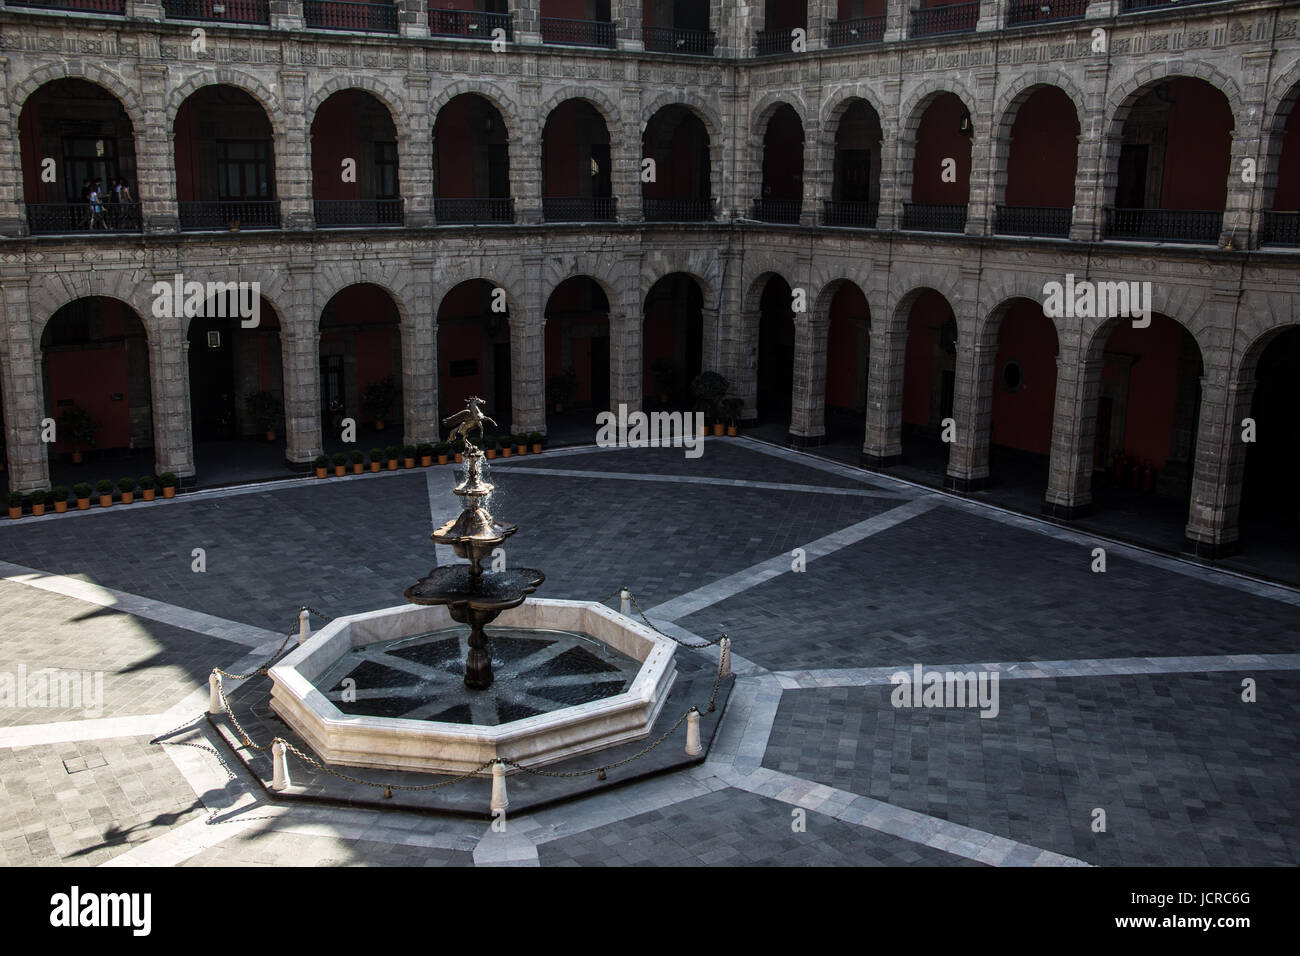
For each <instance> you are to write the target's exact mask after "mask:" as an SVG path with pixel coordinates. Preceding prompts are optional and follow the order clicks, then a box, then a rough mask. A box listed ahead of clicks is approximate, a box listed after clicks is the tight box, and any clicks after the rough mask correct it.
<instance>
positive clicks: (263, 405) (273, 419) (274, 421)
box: [244, 392, 281, 441]
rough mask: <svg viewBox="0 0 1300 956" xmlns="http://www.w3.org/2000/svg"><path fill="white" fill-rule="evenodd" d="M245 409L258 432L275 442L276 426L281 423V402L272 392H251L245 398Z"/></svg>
mask: <svg viewBox="0 0 1300 956" xmlns="http://www.w3.org/2000/svg"><path fill="white" fill-rule="evenodd" d="M244 407H245V408H247V409H248V417H249V418H250V419H252V421H253V425H254V426H256V428H257V430H258V431H260V432H264V433H265V434H266V440H267V441H275V426H276V425H278V424H279V422H280V411H281V405H280V400H279V399H278V398H276V397H275V396H274V395H272V394H271V393H270V392H249V393H248V394H247V395H245V396H244Z"/></svg>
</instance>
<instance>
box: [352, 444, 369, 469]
mask: <svg viewBox="0 0 1300 956" xmlns="http://www.w3.org/2000/svg"><path fill="white" fill-rule="evenodd" d="M350 457H351V458H352V474H354V475H359V474H361V472H362V471H364V470H365V467H366V455H365V452H363V451H362V450H361V449H360V448H354V449H352V451H351V453H350Z"/></svg>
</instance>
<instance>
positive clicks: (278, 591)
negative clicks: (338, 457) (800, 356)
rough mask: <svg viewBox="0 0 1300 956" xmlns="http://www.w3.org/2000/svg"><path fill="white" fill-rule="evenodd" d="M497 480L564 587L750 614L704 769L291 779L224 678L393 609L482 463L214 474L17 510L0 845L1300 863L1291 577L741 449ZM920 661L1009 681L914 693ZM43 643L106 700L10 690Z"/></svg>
mask: <svg viewBox="0 0 1300 956" xmlns="http://www.w3.org/2000/svg"><path fill="white" fill-rule="evenodd" d="M492 474H493V480H494V481H495V482H496V483H497V485H498V488H499V491H498V493H497V494H496V495H495V496H494V499H493V502H492V510H493V513H494V514H495V515H496V516H497V517H498V518H499V519H503V520H506V521H510V522H514V523H517V524H519V526H520V529H521V530H520V532H519V534H518V535H516V536H515V537H513V538H511V539H510V541H509V542H508V547H507V562H508V563H509V564H512V565H526V566H532V567H538V568H542V569H544V570H545V571H546V575H547V580H546V583H545V584H544V585H543V588H542V589H541V590H540V591H539V593H538V596H539V597H565V598H573V599H584V600H595V601H599V600H604V599H607V598H608V596H609V595H610V594H611V593H613V592H615V591H616V590H617V589H618V588H619V587H621V586H623V585H626V586H627V587H629V588H630V589H631V590H632V592H633V593H634V595H635V596H636V598H637V601H638V602H639V604H640V606H641V607H642V608H643V609H644V610H645V613H646V614H647V615H648V616H649V618H650V619H651V620H652V621H653V622H655V623H656V624H657V625H658V626H660V627H662V628H664V629H665V630H667V631H669V632H670V633H671V632H672V631H673V629H674V628H675V627H679V628H684V629H686V630H688V631H689V632H692V633H694V634H700V635H708V636H713V635H716V634H717V633H719V632H721V631H725V632H727V633H728V634H729V635H730V636H731V638H732V640H733V642H734V644H733V651H734V660H733V666H734V669H735V671H736V674H737V680H736V683H735V686H734V689H733V691H732V694H731V698H730V701H729V703H728V706H727V709H726V712H725V714H724V715H723V718H722V723H721V727H720V728H719V730H718V733H717V736H716V737H715V739H714V741H713V745H712V747H711V749H710V751H709V755H708V759H707V760H706V761H704V762H703V763H702V764H699V765H697V766H694V767H692V768H690V769H688V770H684V771H680V772H677V773H673V774H668V775H664V776H660V777H656V778H652V779H648V780H643V781H639V782H636V783H634V784H630V785H628V786H625V787H620V788H617V789H612V790H608V791H606V792H602V793H598V794H595V795H593V796H589V797H586V798H583V799H579V800H575V801H573V802H569V803H565V804H562V805H559V806H554V807H550V808H548V809H544V810H540V811H538V812H535V813H530V814H518V815H514V816H509V817H508V819H507V825H506V828H505V832H495V831H493V830H492V829H491V828H490V826H489V825H488V824H487V823H485V822H476V821H473V820H468V819H450V818H443V817H436V816H425V815H419V814H413V813H406V812H392V811H388V812H385V811H378V810H369V809H357V808H351V809H348V808H337V807H331V806H322V805H304V804H290V803H285V802H278V801H275V800H273V799H270V798H269V797H268V795H267V794H266V793H265V791H264V790H263V789H262V788H261V786H260V785H259V784H258V783H257V781H255V780H254V779H253V778H252V777H251V776H249V775H248V774H247V772H246V771H245V769H244V767H243V765H242V764H241V763H239V761H237V760H235V759H233V758H232V756H231V755H230V754H229V752H228V751H227V750H226V749H225V747H224V744H223V743H222V742H220V741H219V740H218V738H217V737H216V735H215V734H214V733H213V732H212V730H211V728H210V727H209V726H208V724H207V722H206V721H205V720H203V719H202V717H201V715H202V713H203V711H204V708H205V705H206V701H207V690H206V676H207V673H208V672H209V670H210V669H211V668H212V667H213V666H220V667H223V668H224V669H227V670H231V671H234V672H240V670H241V668H243V669H247V668H249V667H250V666H255V665H256V663H258V662H260V661H261V660H262V659H264V658H265V657H266V656H267V655H268V654H269V653H270V652H271V651H273V650H274V649H275V648H276V647H277V646H279V644H280V642H281V641H282V639H283V638H284V636H285V634H286V632H287V631H289V630H290V629H291V628H293V627H294V624H295V617H296V609H297V608H298V607H299V606H301V605H310V606H311V607H313V608H315V609H319V611H320V612H322V613H324V614H327V615H339V614H347V613H355V612H358V611H362V610H372V609H377V608H382V607H388V606H393V605H397V604H401V603H402V598H401V594H402V590H403V589H404V588H405V587H406V586H407V585H409V584H411V583H413V582H414V581H415V580H416V579H417V578H419V577H421V576H423V575H424V574H426V573H427V572H428V570H429V568H430V567H431V566H432V565H433V563H434V560H435V557H434V553H433V545H432V544H431V542H430V541H429V538H428V535H429V531H430V530H431V527H432V526H434V525H436V524H439V523H441V522H442V521H443V520H445V519H446V518H447V517H450V516H451V510H452V509H454V508H455V504H454V502H453V501H452V496H451V495H450V494H449V490H450V488H451V486H452V484H453V483H454V479H455V473H454V470H453V469H452V468H450V467H447V468H434V469H427V470H416V471H413V472H396V473H380V474H377V475H366V476H363V477H360V478H352V477H348V478H343V479H327V480H324V481H319V480H315V479H301V480H291V481H286V482H283V483H276V484H271V485H266V484H263V485H256V486H248V487H236V488H228V489H220V490H213V491H207V492H202V493H199V494H194V495H186V496H182V497H179V498H177V499H174V500H172V501H157V502H154V503H151V504H136V505H131V506H127V507H123V506H115V507H113V508H110V509H108V510H98V509H96V510H92V511H90V512H87V513H81V514H71V515H60V516H47V517H45V518H39V519H33V518H24V519H22V520H21V521H12V522H7V523H4V524H0V809H3V813H2V814H0V864H5V865H23V864H44V865H50V864H53V865H60V864H64V865H87V864H94V865H116V866H130V865H184V866H232V865H235V866H244V865H247V866H257V865H275V864H291V865H315V866H352V865H387V864H396V865H428V866H442V865H451V866H463V865H524V866H536V865H542V866H552V865H555V866H574V865H581V866H586V865H591V866H596V865H609V866H619V865H713V864H723V865H735V864H753V865H858V866H877V865H884V866H899V865H920V866H934V865H944V866H947V865H951V866H983V865H993V866H1017V865H1050V866H1080V865H1116V864H1137V865H1161V864H1180V865H1223V864H1235V865H1270V864H1292V865H1294V864H1296V863H1300V760H1297V756H1298V755H1300V746H1298V745H1297V739H1296V737H1297V728H1300V627H1298V626H1297V624H1298V623H1300V592H1298V591H1296V590H1292V589H1288V588H1285V587H1279V586H1275V585H1271V584H1267V583H1261V582H1258V581H1255V580H1253V579H1250V578H1248V577H1244V576H1241V575H1238V574H1234V573H1231V572H1228V571H1224V570H1215V569H1211V568H1207V567H1204V566H1201V565H1197V564H1193V563H1189V562H1185V561H1182V560H1179V559H1177V558H1173V557H1170V556H1166V555H1160V554H1155V553H1151V552H1147V551H1143V550H1140V549H1137V548H1134V547H1130V546H1127V545H1122V544H1118V543H1115V542H1112V541H1108V540H1103V539H1099V538H1096V537H1093V536H1091V534H1090V532H1088V531H1086V530H1072V529H1064V528H1062V527H1059V526H1055V525H1051V524H1046V523H1043V522H1040V521H1036V520H1033V519H1031V518H1027V517H1022V516H1020V515H1016V514H1013V513H1010V512H1007V511H1003V510H1000V509H997V508H995V507H991V506H989V505H988V504H986V503H984V502H981V501H972V500H966V499H962V498H958V497H953V496H949V495H946V494H943V493H940V492H937V491H934V490H931V489H928V488H924V487H920V486H916V485H911V484H906V483H904V482H901V481H896V480H893V479H890V478H886V477H882V476H879V475H873V474H869V473H867V472H864V471H861V470H859V469H856V468H853V467H850V466H848V465H844V464H841V463H838V462H835V461H831V460H827V459H825V458H820V457H812V456H805V455H801V454H798V453H795V452H792V451H788V450H785V449H781V448H777V447H775V446H772V445H766V444H763V443H760V442H757V441H752V440H748V439H744V438H741V439H717V440H709V441H708V442H707V443H706V445H705V452H704V455H703V457H701V458H699V459H687V458H685V456H684V455H683V452H682V450H681V449H641V450H597V449H594V448H590V447H586V448H571V449H562V450H555V451H551V452H548V453H547V454H545V455H542V456H538V457H532V456H529V457H526V458H523V459H511V460H510V461H497V462H495V463H494V466H493V469H492ZM1099 547H1100V548H1103V549H1104V550H1105V560H1106V569H1105V572H1104V573H1097V572H1095V571H1094V570H1093V567H1094V564H1095V561H1096V557H1095V554H1094V551H1095V549H1096V548H1099ZM196 549H201V556H202V560H203V562H204V566H205V570H203V571H202V572H198V571H196V570H194V565H195V562H196V554H197V553H198V552H196ZM443 557H444V558H445V556H443ZM1297 560H1300V558H1297ZM610 603H611V604H613V603H614V602H610ZM317 624H319V618H318V619H317ZM679 653H681V654H683V655H697V656H698V663H699V665H701V666H704V665H709V666H712V662H713V661H715V660H716V654H717V652H716V650H712V651H692V650H682V651H680V652H679ZM710 655H712V656H711V657H710ZM915 667H920V668H922V670H923V672H926V673H929V672H944V673H946V672H952V673H963V674H964V673H968V672H969V673H972V674H975V675H978V676H979V677H981V678H982V679H984V680H985V681H986V683H985V685H984V688H985V690H987V691H989V692H990V693H991V694H992V697H991V698H989V697H985V698H979V699H977V700H970V701H965V702H964V703H965V706H960V704H962V702H961V701H949V702H948V703H950V704H952V705H953V706H942V707H933V706H897V704H898V703H899V699H900V696H901V694H900V690H907V691H909V694H908V698H907V702H908V703H915V704H921V703H924V702H925V701H924V700H923V699H921V698H920V695H919V694H918V695H917V697H918V699H916V700H912V698H911V695H910V688H901V689H900V688H896V687H895V686H894V685H893V683H892V682H891V678H893V675H894V674H896V673H897V672H899V671H903V672H906V673H907V674H909V675H911V674H913V673H914V668H915ZM49 668H56V669H58V671H59V672H60V673H61V674H63V675H65V676H67V675H69V674H72V673H75V672H84V674H79V675H78V676H79V677H84V680H81V679H79V681H78V682H77V685H76V686H77V688H78V690H79V692H80V694H81V696H80V698H79V699H75V700H74V699H70V698H69V697H68V694H67V692H66V691H68V689H69V688H66V687H65V688H63V690H64V691H65V692H64V693H61V694H51V695H50V697H57V698H58V699H47V698H46V697H43V696H42V695H40V694H31V693H24V694H22V695H20V696H16V695H14V694H10V695H9V696H8V697H5V696H4V693H3V689H4V686H5V685H4V680H5V677H6V675H14V679H15V680H17V678H18V677H19V676H20V675H26V677H27V679H28V680H30V679H31V676H32V675H36V674H39V673H40V672H42V671H43V670H44V669H49ZM96 675H98V677H96ZM995 679H996V682H995ZM97 680H98V681H100V683H97ZM9 686H10V687H12V686H14V685H13V683H12V682H11V683H10V685H9ZM160 735H163V736H165V742H163V743H157V742H153V741H154V740H155V738H157V737H159V736H160ZM681 744H682V742H681V741H677V740H673V741H670V743H668V744H665V746H670V745H671V746H681ZM459 786H465V787H469V788H478V789H479V790H481V792H482V801H483V804H484V807H485V808H486V805H487V802H488V796H489V783H488V782H487V781H486V780H483V781H469V782H466V783H464V784H460V785H459Z"/></svg>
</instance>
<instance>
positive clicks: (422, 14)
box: [397, 0, 429, 37]
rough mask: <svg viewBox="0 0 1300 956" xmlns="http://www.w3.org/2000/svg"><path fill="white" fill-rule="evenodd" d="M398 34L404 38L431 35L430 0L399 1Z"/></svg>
mask: <svg viewBox="0 0 1300 956" xmlns="http://www.w3.org/2000/svg"><path fill="white" fill-rule="evenodd" d="M397 32H398V35H399V36H404V37H427V36H428V35H429V3H428V0H397Z"/></svg>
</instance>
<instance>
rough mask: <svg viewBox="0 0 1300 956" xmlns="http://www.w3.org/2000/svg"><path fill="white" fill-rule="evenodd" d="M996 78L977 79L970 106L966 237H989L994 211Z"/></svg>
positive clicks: (979, 76)
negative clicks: (974, 96) (968, 191)
mask: <svg viewBox="0 0 1300 956" xmlns="http://www.w3.org/2000/svg"><path fill="white" fill-rule="evenodd" d="M986 2H987V0H986ZM996 85H997V76H996V74H994V73H991V72H990V73H978V74H976V76H975V90H976V94H975V95H976V101H977V102H975V103H967V104H966V108H967V109H969V110H970V111H971V122H972V123H973V124H974V126H975V133H974V136H973V137H972V139H974V142H973V143H971V156H970V193H969V196H968V198H967V200H966V235H968V236H984V235H990V234H991V233H992V231H993V230H992V229H991V228H990V227H989V214H990V212H991V211H992V202H991V196H990V192H991V190H992V187H993V132H994V129H995V127H996V124H997V117H996V116H995V115H994V113H993V111H994V109H996V106H997V104H996V103H995V99H996V94H997V90H996Z"/></svg>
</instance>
